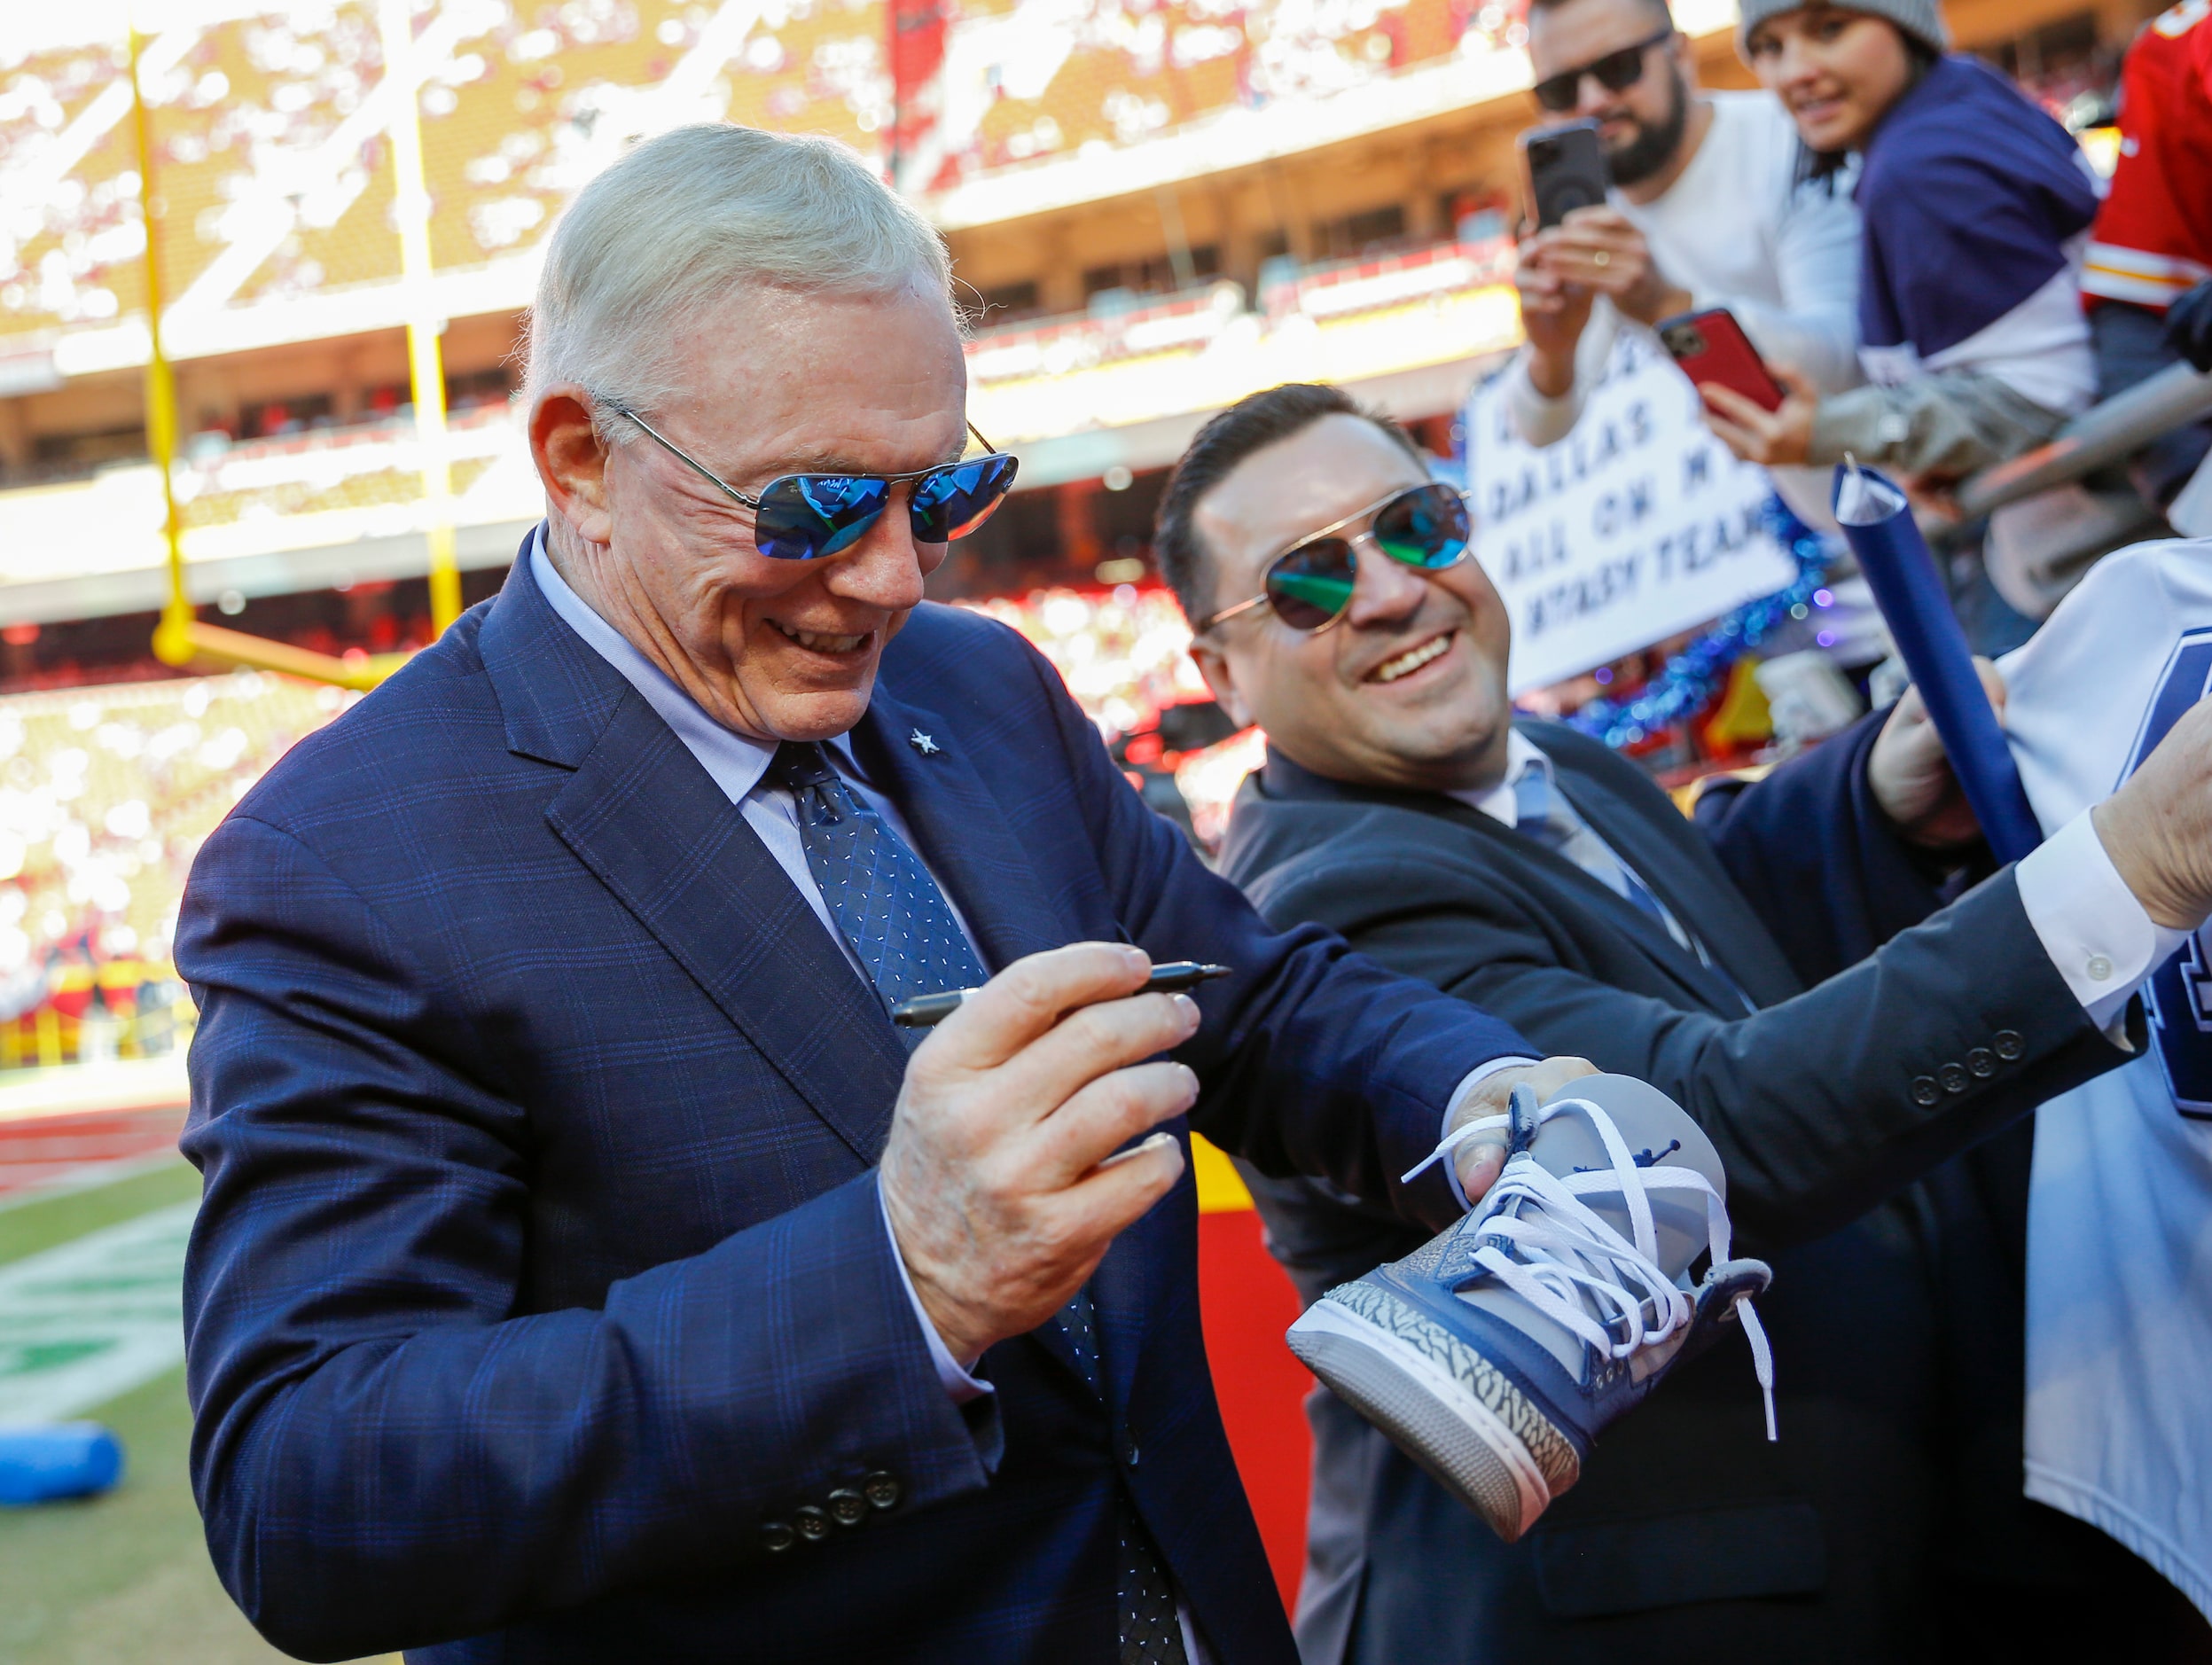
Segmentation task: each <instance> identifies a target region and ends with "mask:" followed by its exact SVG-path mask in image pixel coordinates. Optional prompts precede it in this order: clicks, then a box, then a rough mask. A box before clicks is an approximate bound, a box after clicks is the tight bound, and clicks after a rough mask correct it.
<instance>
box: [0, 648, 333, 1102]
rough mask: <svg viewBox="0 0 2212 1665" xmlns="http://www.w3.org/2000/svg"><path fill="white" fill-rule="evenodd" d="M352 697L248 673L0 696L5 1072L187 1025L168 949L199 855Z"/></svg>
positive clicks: (0, 998)
mask: <svg viewBox="0 0 2212 1665" xmlns="http://www.w3.org/2000/svg"><path fill="white" fill-rule="evenodd" d="M355 698H356V696H354V695H351V694H347V693H342V692H340V691H339V690H337V689H335V688H319V687H315V686H311V685H309V684H304V683H295V682H290V681H286V680H285V679H283V678H280V677H276V676H266V675H262V674H260V673H257V672H254V671H250V670H244V671H238V672H236V673H234V674H232V675H230V676H217V677H203V678H196V679H193V680H190V681H182V682H167V683H137V684H124V685H121V686H113V687H106V688H82V689H72V690H69V691H66V692H53V693H35V694H18V695H12V696H10V697H8V698H6V699H4V700H0V1067H14V1066H19V1065H33V1064H40V1063H46V1064H52V1063H59V1062H62V1061H64V1060H65V1059H77V1058H79V1057H81V1056H83V1057H91V1056H98V1055H99V1054H100V1052H101V1051H106V1055H107V1056H116V1055H122V1056H129V1055H131V1054H132V1053H134V1052H138V1051H156V1050H160V1049H161V1048H163V1047H166V1046H169V1045H174V1044H176V1043H177V1042H178V1041H179V1040H181V1039H182V1037H183V1035H184V1034H185V1033H188V1030H189V1023H190V1008H189V1006H188V1005H184V1004H180V1002H181V996H182V991H181V989H178V988H177V986H176V973H175V971H174V970H173V969H172V968H171V966H170V965H169V963H168V952H169V941H170V936H171V934H172V933H173V931H174V930H175V927H176V907H177V903H178V899H179V898H180V896H181V895H183V891H184V877H185V874H186V873H187V872H188V871H189V870H190V868H191V860H192V856H194V855H195V854H196V853H197V851H198V850H199V842H200V840H202V839H204V838H205V837H206V836H207V833H209V832H210V831H211V830H212V829H213V828H214V826H215V823H216V822H217V821H219V820H220V819H222V817H223V816H224V815H225V814H226V813H228V812H229V810H230V809H231V806H232V805H233V804H235V803H236V802H237V801H238V799H239V798H240V797H241V796H243V795H244V794H245V793H246V788H247V787H249V786H252V785H253V783H254V781H255V780H257V779H258V778H260V777H261V775H262V771H264V770H266V769H268V767H269V766H270V764H271V763H272V762H275V761H276V760H277V758H278V757H280V756H281V755H283V754H284V752H285V749H286V748H287V747H290V746H291V745H292V743H293V741H294V740H296V739H299V738H300V737H301V735H303V734H306V733H309V732H310V731H313V730H314V729H316V728H317V727H319V726H320V725H321V724H322V723H325V722H327V721H329V720H330V718H331V717H332V715H335V714H336V713H337V712H339V711H340V710H342V709H343V708H344V707H346V706H347V705H348V704H350V703H351V702H352V700H354V699H355ZM96 986H97V987H98V989H99V996H98V999H97V1000H96V999H95V997H94V995H93V989H94V988H95V987H96ZM88 1014H90V1016H89V1017H88Z"/></svg>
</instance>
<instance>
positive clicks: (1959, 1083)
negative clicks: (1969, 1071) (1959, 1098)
mask: <svg viewBox="0 0 2212 1665" xmlns="http://www.w3.org/2000/svg"><path fill="white" fill-rule="evenodd" d="M1935 1078H1936V1079H1937V1080H1938V1081H1940V1082H1942V1083H1943V1090H1944V1091H1945V1092H1950V1093H1959V1092H1964V1091H1966V1066H1965V1065H1964V1064H1946V1065H1944V1066H1943V1067H1942V1068H1941V1069H1939V1070H1937V1071H1936V1072H1935Z"/></svg>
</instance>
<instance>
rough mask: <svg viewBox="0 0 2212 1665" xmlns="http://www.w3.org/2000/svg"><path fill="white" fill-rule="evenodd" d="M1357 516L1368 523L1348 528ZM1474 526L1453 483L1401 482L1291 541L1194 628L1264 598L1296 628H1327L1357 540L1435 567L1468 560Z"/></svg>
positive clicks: (1355, 576) (1339, 611)
mask: <svg viewBox="0 0 2212 1665" xmlns="http://www.w3.org/2000/svg"><path fill="white" fill-rule="evenodd" d="M1370 517H1372V519H1371V518H1370ZM1356 520H1366V521H1367V522H1368V526H1367V529H1366V530H1365V531H1364V532H1353V533H1348V534H1347V533H1345V531H1344V528H1346V527H1348V526H1350V525H1351V524H1352V523H1353V522H1355V521H1356ZM1472 530H1473V528H1472V526H1471V524H1470V522H1469V520H1468V516H1467V500H1466V496H1465V494H1463V493H1460V492H1457V491H1454V490H1453V489H1451V488H1450V486H1440V485H1426V486H1409V487H1405V488H1403V489H1400V490H1397V491H1394V492H1392V493H1391V494H1390V495H1389V496H1387V497H1385V498H1383V499H1382V500H1381V501H1380V502H1379V503H1371V504H1368V505H1367V506H1366V507H1365V508H1364V509H1362V510H1361V511H1360V512H1358V513H1357V514H1348V515H1346V516H1345V517H1344V518H1343V519H1342V520H1338V521H1335V522H1333V524H1331V525H1328V526H1325V527H1323V528H1321V529H1320V530H1319V531H1318V532H1316V533H1314V534H1313V535H1311V536H1309V537H1307V538H1304V539H1302V540H1301V541H1300V542H1298V543H1294V544H1292V545H1291V546H1290V547H1289V548H1288V549H1286V550H1285V551H1283V552H1282V553H1281V554H1280V555H1278V556H1277V557H1276V558H1275V559H1273V560H1271V561H1270V562H1269V563H1268V565H1267V571H1266V573H1265V574H1264V575H1262V578H1261V580H1260V582H1261V583H1262V585H1263V586H1265V587H1264V588H1263V589H1262V590H1261V591H1260V593H1259V594H1258V595H1256V596H1254V597H1252V598H1250V599H1249V600H1247V601H1239V603H1237V605H1236V606H1233V607H1223V609H1222V610H1221V611H1220V612H1219V613H1209V614H1207V615H1206V616H1205V617H1204V618H1202V619H1200V621H1198V622H1197V623H1196V624H1194V625H1193V626H1192V635H1194V636H1203V635H1205V634H1206V632H1207V631H1208V630H1210V629H1213V628H1214V627H1215V625H1217V624H1219V623H1221V622H1223V621H1224V620H1228V619H1233V618H1235V617H1236V616H1237V615H1238V614H1240V613H1249V612H1250V611H1251V610H1252V609H1253V608H1255V607H1256V606H1260V605H1261V604H1262V602H1264V603H1266V604H1267V605H1268V606H1271V607H1273V608H1274V609H1275V616H1276V617H1277V618H1278V619H1280V620H1282V621H1283V622H1284V623H1285V624H1287V625H1288V626H1290V628H1291V629H1294V630H1325V629H1328V628H1329V626H1331V625H1332V624H1334V623H1335V622H1336V621H1338V620H1339V619H1340V618H1342V617H1343V616H1344V609H1345V608H1347V607H1348V606H1351V605H1352V590H1353V587H1354V586H1355V585H1356V584H1357V583H1358V582H1359V546H1360V545H1361V544H1362V543H1367V542H1369V541H1371V540H1372V542H1373V543H1374V545H1375V547H1376V548H1377V549H1379V550H1380V551H1382V552H1383V553H1384V554H1386V555H1387V556H1388V557H1389V558H1390V559H1392V560H1394V561H1399V562H1402V563H1403V564H1404V565H1405V566H1408V567H1419V568H1420V569H1421V570H1422V571H1423V572H1429V573H1440V572H1442V571H1443V570H1444V569H1445V568H1446V567H1457V566H1458V564H1459V563H1460V562H1461V561H1463V560H1465V559H1466V558H1467V539H1468V536H1469V535H1470V533H1471V532H1472Z"/></svg>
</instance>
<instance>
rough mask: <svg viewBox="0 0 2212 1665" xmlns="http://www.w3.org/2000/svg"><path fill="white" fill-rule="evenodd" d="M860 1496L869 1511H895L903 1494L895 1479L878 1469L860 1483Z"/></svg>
mask: <svg viewBox="0 0 2212 1665" xmlns="http://www.w3.org/2000/svg"><path fill="white" fill-rule="evenodd" d="M860 1495H861V1496H862V1497H865V1498H867V1500H868V1506H869V1507H870V1508H871V1509H895V1508H897V1507H898V1504H899V1498H900V1497H902V1496H903V1492H902V1491H901V1489H900V1488H899V1482H898V1481H897V1479H896V1477H895V1476H893V1475H890V1474H887V1473H884V1472H883V1470H881V1469H878V1470H876V1472H875V1473H872V1474H871V1475H869V1476H868V1477H867V1479H865V1480H864V1481H861V1482H860Z"/></svg>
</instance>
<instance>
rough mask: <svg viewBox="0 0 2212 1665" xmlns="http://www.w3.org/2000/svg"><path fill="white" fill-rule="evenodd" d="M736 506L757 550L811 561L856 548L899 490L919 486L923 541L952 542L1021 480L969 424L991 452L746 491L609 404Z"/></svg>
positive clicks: (914, 504) (915, 494)
mask: <svg viewBox="0 0 2212 1665" xmlns="http://www.w3.org/2000/svg"><path fill="white" fill-rule="evenodd" d="M606 408H607V409H608V410H611V411H613V412H614V414H615V415H616V416H619V417H621V418H622V419H623V420H624V421H626V422H635V423H636V424H637V426H639V427H640V428H642V429H643V430H644V431H645V434H646V435H647V436H648V437H649V438H651V439H652V440H653V441H654V442H657V443H658V444H659V445H660V447H661V449H664V450H666V451H667V452H668V454H669V455H670V456H672V457H675V458H676V460H677V461H678V462H681V463H683V464H684V465H685V466H686V467H688V468H690V469H691V470H692V473H696V474H699V475H700V476H702V477H703V478H705V479H706V480H707V481H709V482H710V483H712V484H713V485H714V487H715V489H717V490H718V491H720V492H721V493H722V495H723V496H725V497H728V498H729V499H730V500H731V502H733V503H737V504H742V505H743V506H744V507H746V508H747V509H750V510H752V511H753V546H754V548H755V549H757V550H759V551H761V553H762V554H763V555H765V556H767V557H769V559H771V560H779V561H810V560H818V559H821V558H822V557H823V556H825V555H834V554H837V553H838V552H839V551H841V550H847V549H850V548H851V547H852V546H853V545H854V544H856V543H859V542H860V540H861V539H862V538H863V537H864V536H866V535H867V533H868V528H870V527H872V526H873V525H874V524H875V523H876V522H877V521H878V520H880V519H882V518H883V512H884V511H885V510H886V509H887V508H889V507H890V506H891V488H892V487H893V486H895V485H897V484H898V483H899V482H900V481H912V482H913V489H912V490H911V493H910V494H909V495H908V497H907V501H906V512H907V517H908V520H909V522H910V524H911V526H912V528H913V531H914V541H915V542H916V543H949V542H950V541H951V540H952V539H954V538H956V537H965V536H966V535H968V534H969V533H971V532H973V531H974V530H975V528H977V527H979V526H981V525H982V524H983V522H984V521H986V520H989V519H990V518H991V516H992V514H993V513H994V512H996V511H997V508H998V505H999V504H1002V503H1004V501H1005V500H1006V493H1007V491H1008V490H1009V489H1011V488H1012V485H1013V483H1014V468H1015V463H1014V459H1013V458H1012V457H1009V456H1007V455H1006V453H1005V452H1004V451H1001V450H996V449H993V448H992V446H991V442H989V440H987V439H984V438H983V436H982V434H980V433H977V432H976V428H975V425H974V424H973V422H971V423H969V424H968V432H969V433H971V434H975V437H976V440H977V442H979V443H981V445H982V447H983V449H984V450H985V452H986V453H987V455H985V456H982V457H964V458H963V459H962V460H960V461H959V462H957V463H941V464H939V465H937V466H936V467H934V468H917V469H913V470H911V471H910V472H908V473H903V474H783V475H779V476H778V478H776V479H774V480H771V481H769V482H768V484H766V485H765V486H763V487H762V488H761V495H760V496H757V497H756V496H752V495H751V494H750V493H747V492H743V491H739V489H737V488H736V487H735V486H733V485H731V483H730V482H729V481H726V480H724V479H723V477H722V476H721V475H719V474H717V473H715V471H714V470H713V469H711V468H709V467H707V465H706V464H704V463H702V462H700V460H699V459H698V458H697V457H693V456H692V454H691V453H690V452H688V451H686V450H684V449H683V448H682V447H681V446H679V445H677V444H676V442H674V441H673V440H670V439H668V437H667V436H666V435H664V434H661V433H660V431H659V430H658V429H656V428H655V427H654V426H653V424H652V423H650V422H648V421H646V420H645V418H643V417H641V416H639V415H638V414H637V412H636V411H635V410H631V409H630V408H629V406H628V405H621V404H615V403H613V402H612V401H610V402H608V404H607V407H606Z"/></svg>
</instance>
